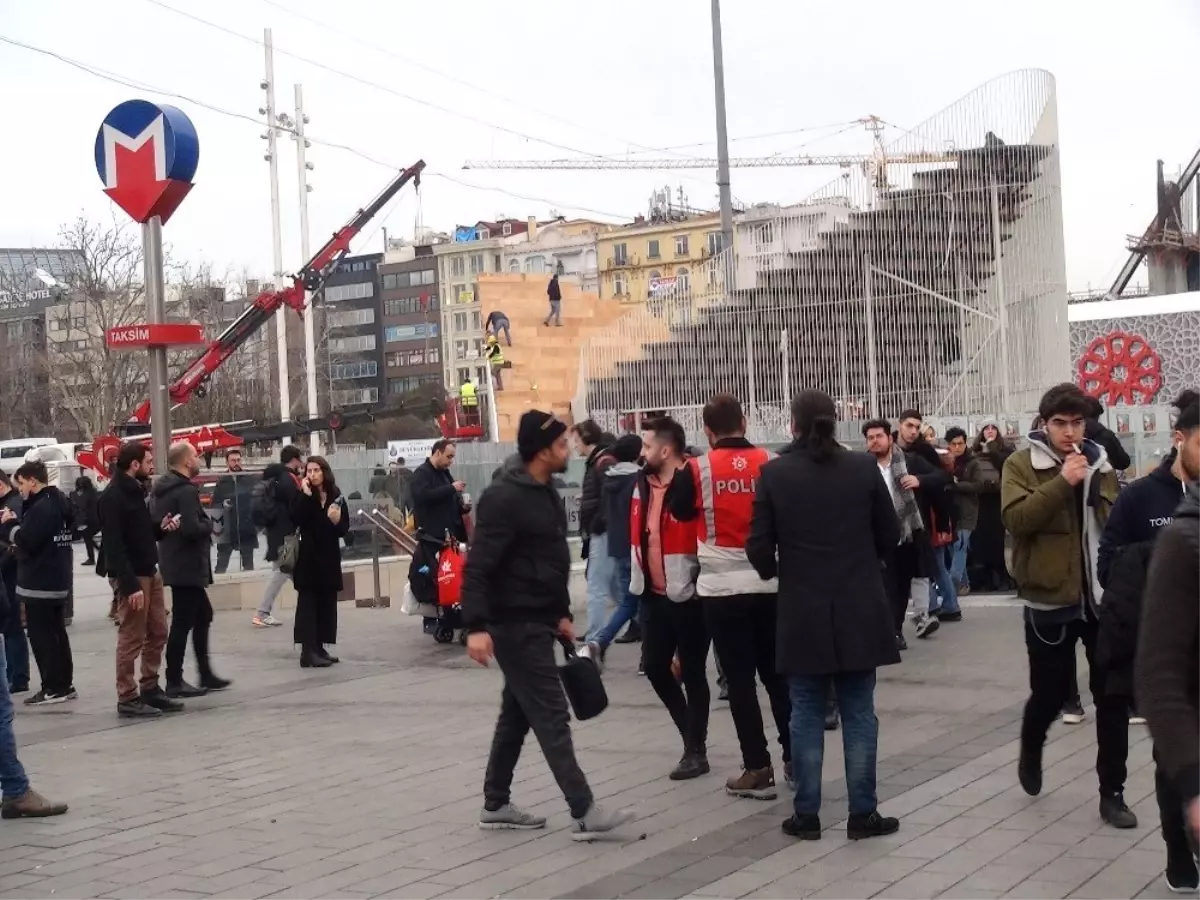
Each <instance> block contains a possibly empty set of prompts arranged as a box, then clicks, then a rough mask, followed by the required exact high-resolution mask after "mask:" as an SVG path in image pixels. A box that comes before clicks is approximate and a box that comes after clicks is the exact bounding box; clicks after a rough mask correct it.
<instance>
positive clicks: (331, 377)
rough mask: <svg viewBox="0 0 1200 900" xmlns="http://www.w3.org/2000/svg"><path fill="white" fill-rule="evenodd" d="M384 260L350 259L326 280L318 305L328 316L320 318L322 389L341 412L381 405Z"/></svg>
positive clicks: (367, 256) (379, 257) (371, 257)
mask: <svg viewBox="0 0 1200 900" xmlns="http://www.w3.org/2000/svg"><path fill="white" fill-rule="evenodd" d="M382 261H383V254H381V253H370V254H364V255H361V256H347V257H346V258H345V259H343V260H342V261H341V263H339V264H338V267H337V269H336V270H334V272H333V273H332V274H331V275H330V276H329V278H328V279H327V280H326V282H325V291H324V297H323V298H322V300H321V301H320V303H319V304H318V306H319V308H320V311H321V313H322V315H320V316H318V319H317V325H318V326H319V328H318V331H317V334H318V335H319V339H318V342H317V359H318V366H320V368H318V371H317V383H318V390H319V391H320V390H321V388H322V387H324V388H325V390H328V392H329V398H330V405H331V406H333V407H335V408H345V407H348V406H354V405H357V404H362V403H378V402H379V398H380V394H381V387H382V386H383V385H382V372H383V348H382V341H381V340H380V339H379V318H380V317H379V295H380V286H379V264H380V263H381V262H382ZM289 330H290V329H289ZM322 362H323V363H324V365H323V366H322V365H321V363H322ZM322 381H324V383H325V384H324V385H322V384H321V382H322ZM322 392H323V391H322Z"/></svg>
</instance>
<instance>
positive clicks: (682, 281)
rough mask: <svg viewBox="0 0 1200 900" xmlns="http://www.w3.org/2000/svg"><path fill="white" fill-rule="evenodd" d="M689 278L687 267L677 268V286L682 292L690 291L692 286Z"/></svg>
mask: <svg viewBox="0 0 1200 900" xmlns="http://www.w3.org/2000/svg"><path fill="white" fill-rule="evenodd" d="M688 279H689V276H688V270H687V269H676V270H675V288H676V290H678V291H679V292H680V293H681V294H686V293H687V292H688V289H689V287H690V286H691V284H690V282H689V280H688Z"/></svg>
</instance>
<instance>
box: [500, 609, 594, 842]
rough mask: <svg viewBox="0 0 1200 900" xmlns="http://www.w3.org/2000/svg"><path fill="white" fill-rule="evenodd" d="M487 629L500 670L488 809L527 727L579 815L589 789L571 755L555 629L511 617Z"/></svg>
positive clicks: (506, 784)
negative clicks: (498, 714) (501, 684)
mask: <svg viewBox="0 0 1200 900" xmlns="http://www.w3.org/2000/svg"><path fill="white" fill-rule="evenodd" d="M488 632H489V633H490V634H491V636H492V643H493V645H494V647H495V652H496V663H497V664H498V665H499V666H500V671H501V672H503V673H504V691H503V692H502V693H501V695H500V718H498V719H497V720H496V733H495V735H494V736H493V737H492V751H491V754H490V755H489V757H488V765H487V774H486V775H485V776H484V781H483V798H484V802H485V803H487V804H488V806H489V807H491V808H493V809H495V808H498V807H500V806H503V805H504V804H506V803H508V802H509V799H510V794H511V791H512V780H513V771H514V770H515V769H516V767H517V760H518V759H520V757H521V747H522V745H523V744H524V743H525V735H527V734H528V733H529V730H530V729H531V728H532V729H533V733H534V735H535V736H536V737H537V740H538V743H539V744H540V745H541V747H542V755H543V756H545V757H546V763H547V764H548V765H549V766H550V771H551V772H553V773H554V780H555V781H557V782H558V786H559V788H560V789H561V790H562V792H563V796H564V797H565V798H566V800H567V805H568V806H569V807H570V808H571V815H572V816H574V817H575V818H577V819H580V818H583V816H584V815H585V814H586V813H587V811H588V809H589V808H591V805H592V789H591V788H590V787H588V783H587V778H585V777H584V774H583V771H582V770H581V769H580V768H579V763H578V761H577V760H576V759H575V744H574V742H573V741H572V740H571V713H570V710H569V709H568V707H567V697H566V695H565V694H564V693H563V688H562V682H561V681H559V678H558V662H557V660H556V659H555V657H554V647H555V645H556V644H557V642H558V638H557V636H556V634H555V631H554V629H553V628H552V627H551V626H550V625H546V624H542V623H539V622H510V623H505V624H496V625H491V626H489V628H488Z"/></svg>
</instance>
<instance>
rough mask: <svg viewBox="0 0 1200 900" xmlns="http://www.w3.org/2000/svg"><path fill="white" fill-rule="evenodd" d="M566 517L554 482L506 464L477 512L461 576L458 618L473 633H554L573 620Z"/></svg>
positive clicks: (518, 464)
mask: <svg viewBox="0 0 1200 900" xmlns="http://www.w3.org/2000/svg"><path fill="white" fill-rule="evenodd" d="M570 578H571V551H570V549H569V548H568V546H567V514H566V510H565V509H564V508H563V503H562V498H561V497H560V496H559V494H558V491H557V490H555V488H554V485H553V483H542V482H540V481H538V480H537V479H535V478H534V477H533V476H532V475H530V474H529V471H528V469H527V468H526V466H525V464H524V463H523V462H522V461H521V459H520V457H510V458H509V459H508V460H507V461H506V462H505V464H504V466H503V468H502V470H501V472H500V473H499V476H498V477H497V478H496V479H495V480H493V481H492V483H491V484H490V485H489V486H488V488H487V490H485V491H484V492H483V496H481V497H480V498H479V505H478V507H477V508H476V511H475V535H474V541H473V542H472V544H471V550H470V552H469V553H468V554H467V564H466V568H465V570H464V573H463V591H462V611H463V618H464V621H465V623H466V626H467V628H468V629H469V630H471V631H483V630H485V629H486V628H487V627H488V626H489V625H499V624H504V623H507V622H542V623H545V624H547V625H550V626H555V625H557V624H558V622H559V621H561V620H562V619H569V618H571V598H570V594H569V590H568V582H569V580H570Z"/></svg>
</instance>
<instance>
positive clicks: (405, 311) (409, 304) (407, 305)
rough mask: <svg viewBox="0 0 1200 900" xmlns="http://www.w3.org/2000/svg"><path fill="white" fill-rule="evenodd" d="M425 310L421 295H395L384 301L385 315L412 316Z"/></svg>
mask: <svg viewBox="0 0 1200 900" xmlns="http://www.w3.org/2000/svg"><path fill="white" fill-rule="evenodd" d="M424 311H425V310H424V309H423V308H422V306H421V298H420V297H395V298H393V299H391V300H384V301H383V314H384V315H385V316H411V315H414V314H416V313H422V312H424Z"/></svg>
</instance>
